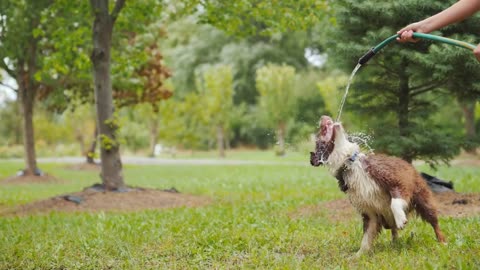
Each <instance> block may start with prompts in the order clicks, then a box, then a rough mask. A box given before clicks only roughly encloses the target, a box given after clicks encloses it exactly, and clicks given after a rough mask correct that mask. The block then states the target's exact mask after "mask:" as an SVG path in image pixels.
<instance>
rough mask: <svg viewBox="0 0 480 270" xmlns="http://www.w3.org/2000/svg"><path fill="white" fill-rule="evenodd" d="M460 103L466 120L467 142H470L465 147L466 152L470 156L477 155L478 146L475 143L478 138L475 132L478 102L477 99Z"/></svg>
mask: <svg viewBox="0 0 480 270" xmlns="http://www.w3.org/2000/svg"><path fill="white" fill-rule="evenodd" d="M459 103H460V106H461V107H462V111H463V117H464V118H465V139H466V141H467V142H470V143H469V144H467V145H466V146H465V151H466V152H467V153H469V154H476V146H475V144H474V143H473V142H474V141H475V139H476V136H477V133H476V130H475V105H476V104H477V101H476V100H475V99H472V100H462V101H459Z"/></svg>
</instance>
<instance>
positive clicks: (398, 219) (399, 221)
mask: <svg viewBox="0 0 480 270" xmlns="http://www.w3.org/2000/svg"><path fill="white" fill-rule="evenodd" d="M407 223H408V220H407V217H406V215H405V212H403V215H402V214H398V215H395V224H396V225H397V229H399V230H401V229H403V228H405V225H407Z"/></svg>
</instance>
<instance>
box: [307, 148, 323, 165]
mask: <svg viewBox="0 0 480 270" xmlns="http://www.w3.org/2000/svg"><path fill="white" fill-rule="evenodd" d="M310 164H311V165H312V166H315V167H318V166H320V165H323V162H322V161H321V160H320V159H319V158H318V156H317V154H315V153H314V152H310Z"/></svg>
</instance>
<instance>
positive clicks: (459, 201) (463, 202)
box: [452, 199, 468, 204]
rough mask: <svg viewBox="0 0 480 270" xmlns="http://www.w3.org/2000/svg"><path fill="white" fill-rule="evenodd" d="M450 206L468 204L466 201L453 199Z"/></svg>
mask: <svg viewBox="0 0 480 270" xmlns="http://www.w3.org/2000/svg"><path fill="white" fill-rule="evenodd" d="M452 204H468V200H467V199H455V200H453V202H452Z"/></svg>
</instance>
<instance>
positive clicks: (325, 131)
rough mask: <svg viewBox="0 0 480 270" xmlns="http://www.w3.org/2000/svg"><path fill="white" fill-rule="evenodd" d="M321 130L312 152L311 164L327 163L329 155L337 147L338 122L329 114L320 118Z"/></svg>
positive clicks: (316, 165)
mask: <svg viewBox="0 0 480 270" xmlns="http://www.w3.org/2000/svg"><path fill="white" fill-rule="evenodd" d="M319 126H320V127H319V131H318V134H317V136H316V141H315V152H310V164H312V166H315V167H318V166H320V165H325V163H326V162H327V160H328V157H329V156H330V154H331V153H332V152H333V149H334V147H335V135H336V128H335V127H336V126H339V124H338V123H335V122H333V120H332V118H331V117H329V116H326V115H324V116H322V117H321V118H320V125H319Z"/></svg>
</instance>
